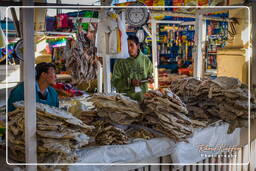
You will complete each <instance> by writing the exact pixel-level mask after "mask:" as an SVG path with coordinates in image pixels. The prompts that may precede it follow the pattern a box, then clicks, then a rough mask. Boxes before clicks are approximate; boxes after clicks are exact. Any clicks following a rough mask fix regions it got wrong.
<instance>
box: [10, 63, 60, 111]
mask: <svg viewBox="0 0 256 171" xmlns="http://www.w3.org/2000/svg"><path fill="white" fill-rule="evenodd" d="M54 84H56V74H55V66H54V65H53V64H52V63H46V62H42V63H39V64H37V65H36V85H35V86H36V102H38V103H43V104H48V105H50V106H55V107H59V98H58V94H57V92H56V91H55V89H54V88H52V87H51V85H54ZM21 100H24V83H21V84H19V85H17V86H16V87H15V88H14V89H13V90H12V91H11V93H10V96H9V99H8V111H10V112H11V111H13V110H14V109H15V107H14V106H13V103H14V102H17V101H21Z"/></svg>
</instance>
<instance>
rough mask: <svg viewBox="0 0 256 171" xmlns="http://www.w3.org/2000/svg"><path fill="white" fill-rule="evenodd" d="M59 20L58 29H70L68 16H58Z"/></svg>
mask: <svg viewBox="0 0 256 171" xmlns="http://www.w3.org/2000/svg"><path fill="white" fill-rule="evenodd" d="M56 19H57V28H67V27H68V15H67V14H58V15H57V16H56Z"/></svg>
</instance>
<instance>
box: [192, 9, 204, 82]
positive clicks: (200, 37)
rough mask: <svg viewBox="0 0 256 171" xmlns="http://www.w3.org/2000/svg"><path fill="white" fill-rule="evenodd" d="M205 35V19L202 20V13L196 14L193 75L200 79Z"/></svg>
mask: <svg viewBox="0 0 256 171" xmlns="http://www.w3.org/2000/svg"><path fill="white" fill-rule="evenodd" d="M205 37H206V21H204V20H203V15H202V14H200V13H198V12H197V14H196V25H195V48H196V49H195V53H194V55H193V57H194V77H195V78H197V79H201V78H202V77H203V49H204V48H205Z"/></svg>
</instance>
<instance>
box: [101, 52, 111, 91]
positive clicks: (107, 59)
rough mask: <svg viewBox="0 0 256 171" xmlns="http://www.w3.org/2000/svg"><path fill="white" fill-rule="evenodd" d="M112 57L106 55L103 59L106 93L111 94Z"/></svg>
mask: <svg viewBox="0 0 256 171" xmlns="http://www.w3.org/2000/svg"><path fill="white" fill-rule="evenodd" d="M110 72H111V71H110V56H109V55H105V56H104V57H103V74H104V76H103V78H104V92H105V93H110V92H111V76H110Z"/></svg>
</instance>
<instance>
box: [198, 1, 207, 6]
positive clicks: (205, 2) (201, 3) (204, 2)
mask: <svg viewBox="0 0 256 171" xmlns="http://www.w3.org/2000/svg"><path fill="white" fill-rule="evenodd" d="M208 3H209V2H208V0H198V6H208Z"/></svg>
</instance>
